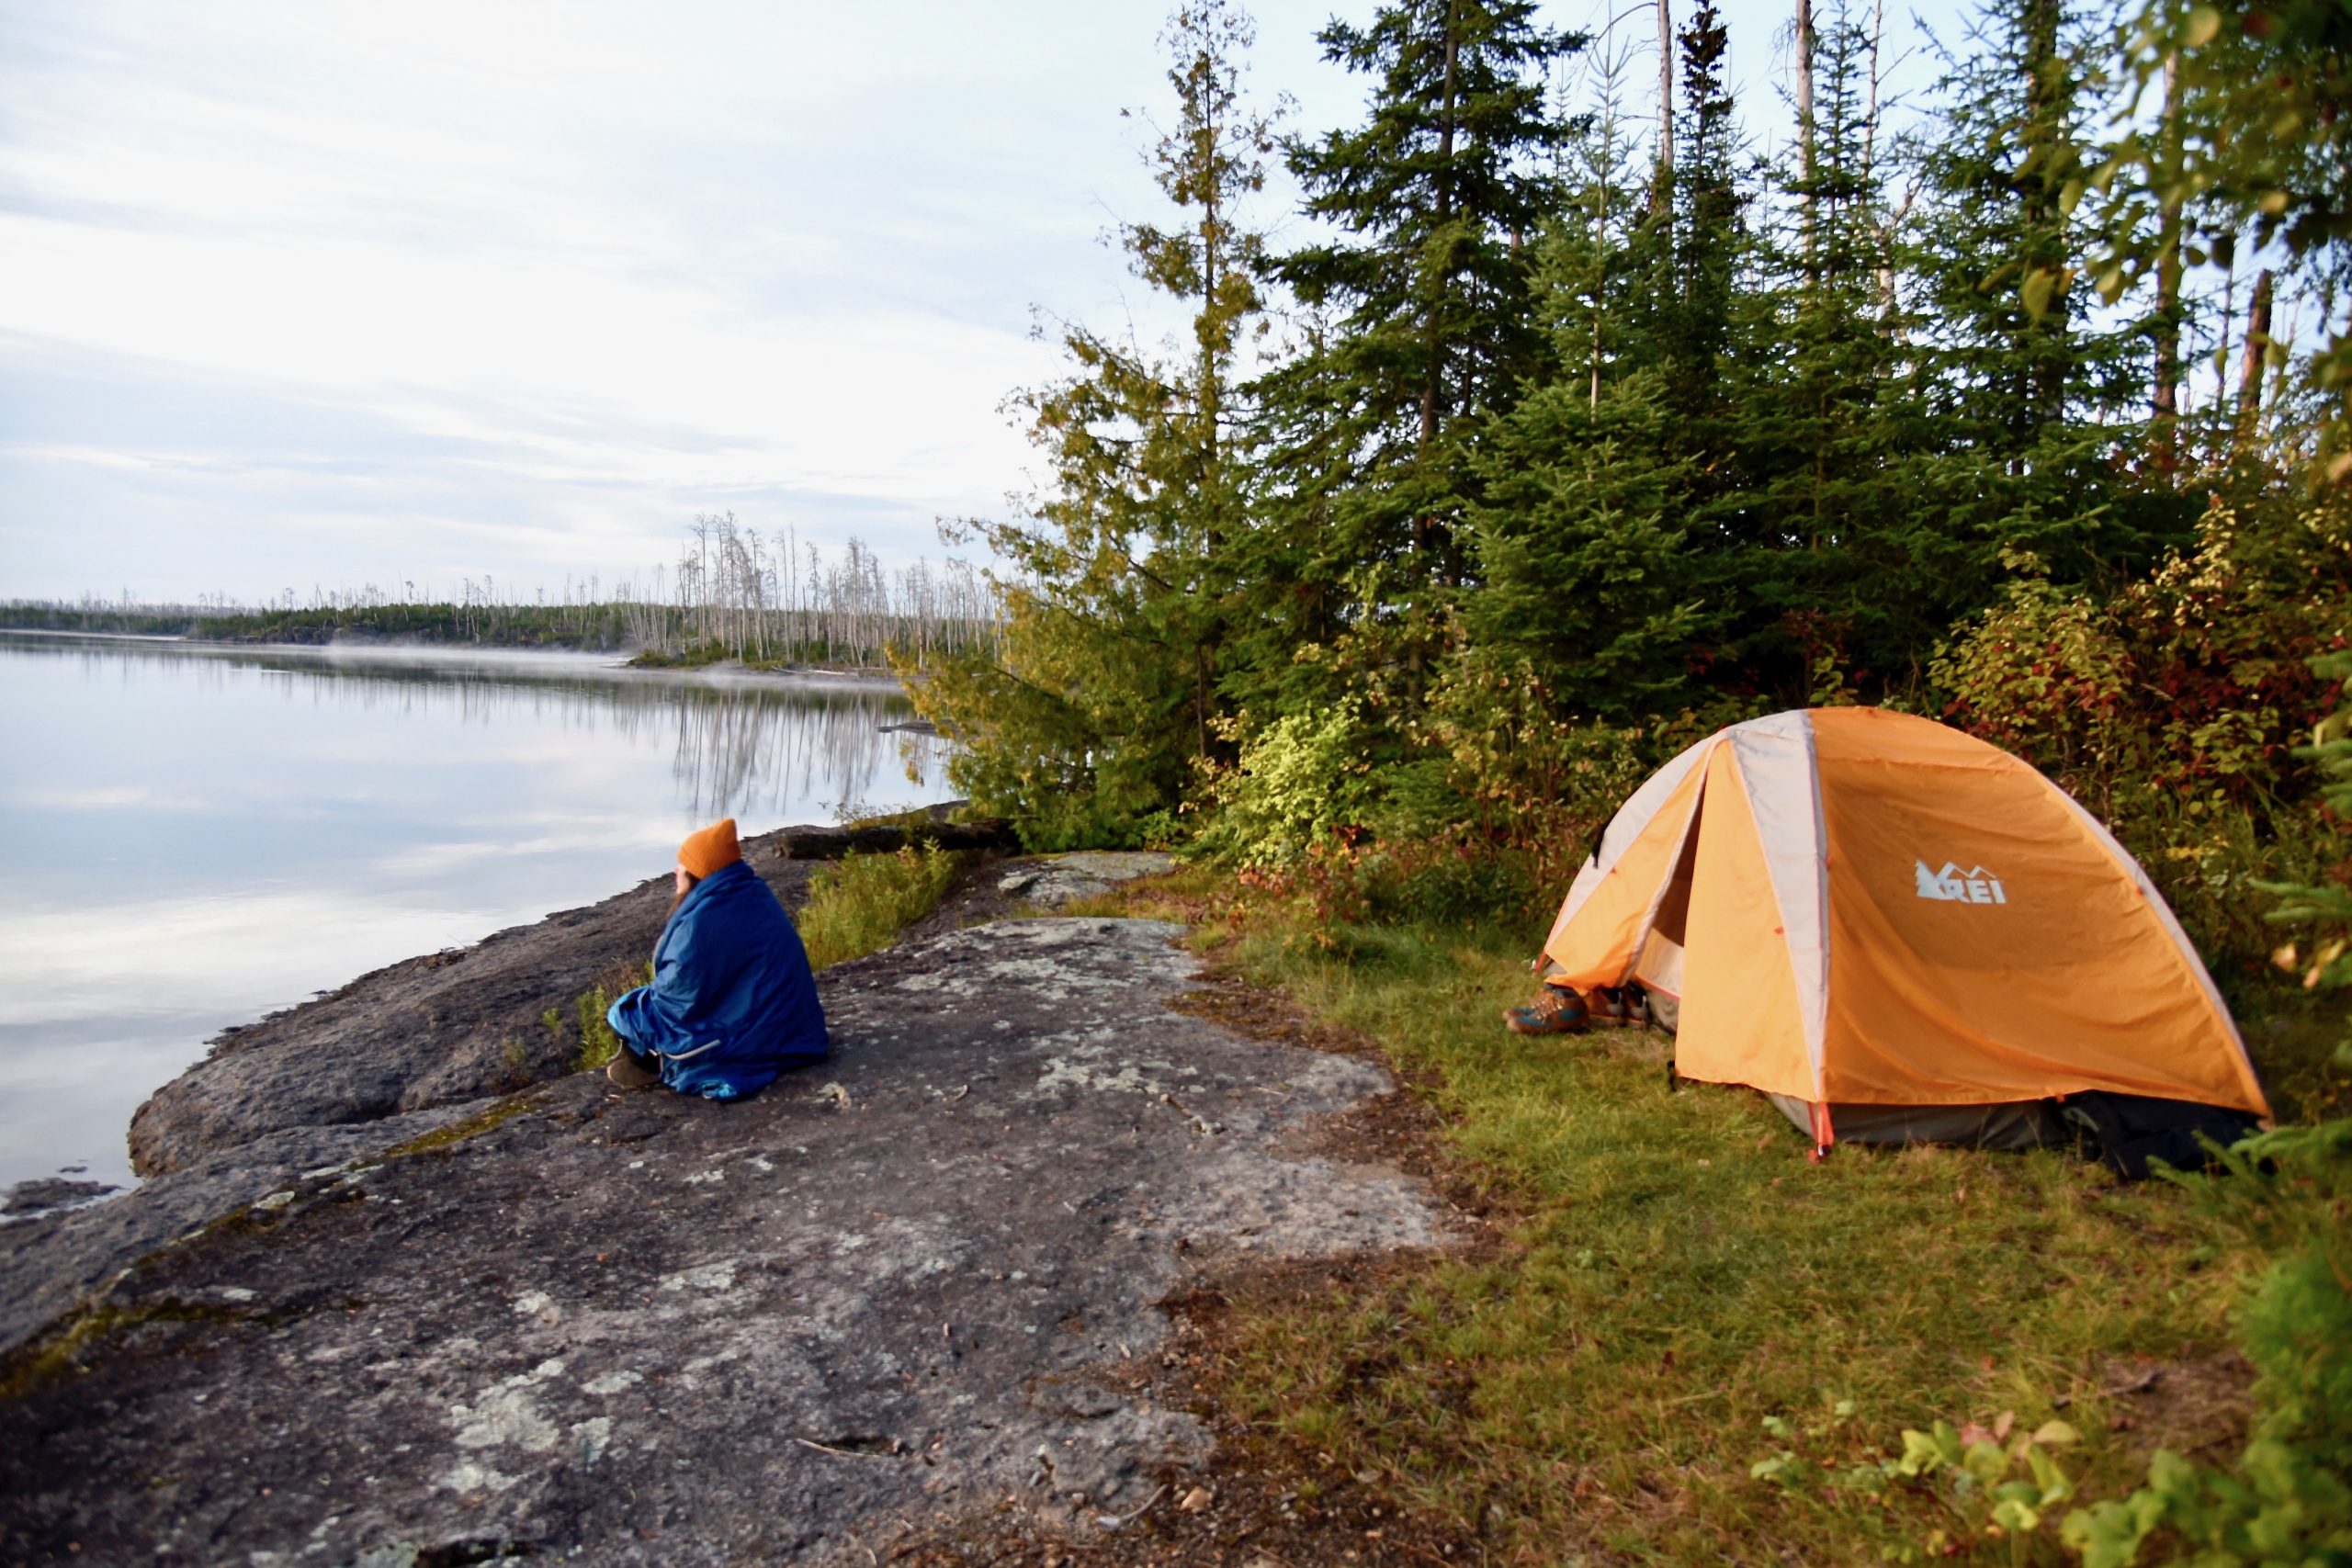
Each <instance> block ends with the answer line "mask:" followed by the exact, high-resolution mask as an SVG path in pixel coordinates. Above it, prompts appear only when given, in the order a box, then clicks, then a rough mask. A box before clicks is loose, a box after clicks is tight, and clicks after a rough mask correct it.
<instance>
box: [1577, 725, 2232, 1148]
mask: <svg viewBox="0 0 2352 1568" xmlns="http://www.w3.org/2000/svg"><path fill="white" fill-rule="evenodd" d="M1544 957H1545V958H1547V959H1549V960H1550V962H1551V964H1552V965H1553V966H1554V969H1553V970H1552V971H1550V972H1548V978H1549V979H1550V980H1551V981H1552V983H1554V984H1560V985H1569V986H1574V987H1578V988H1579V989H1589V988H1591V987H1604V986H1622V985H1624V984H1626V983H1627V982H1629V981H1638V982H1639V983H1640V984H1641V985H1642V986H1643V987H1645V988H1646V989H1647V990H1649V991H1650V992H1652V993H1653V994H1655V995H1659V996H1663V997H1666V998H1672V1000H1671V1004H1670V1007H1662V1008H1660V1009H1659V1013H1660V1015H1661V1016H1664V1015H1666V1014H1667V1013H1668V1011H1671V1012H1672V1013H1673V1014H1674V1022H1675V1026H1676V1030H1677V1037H1676V1043H1675V1070H1676V1072H1677V1073H1678V1074H1679V1076H1681V1077H1691V1078H1699V1079H1703V1080H1706V1081H1709V1082H1714V1083H1728V1084H1747V1085H1750V1086H1752V1087H1754V1088H1756V1089H1760V1090H1762V1091H1763V1092H1764V1093H1765V1094H1766V1095H1768V1096H1770V1098H1771V1099H1772V1100H1773V1102H1774V1103H1775V1104H1777V1105H1778V1106H1780V1108H1781V1111H1783V1112H1785V1113H1786V1114H1787V1115H1788V1116H1789V1118H1790V1119H1791V1120H1792V1121H1793V1122H1795V1123H1796V1124H1797V1126H1798V1127H1799V1128H1800V1129H1801V1130H1804V1131H1805V1132H1807V1133H1809V1134H1811V1135H1812V1137H1813V1140H1814V1142H1815V1145H1816V1147H1817V1149H1818V1150H1820V1151H1822V1152H1826V1150H1827V1149H1828V1147H1829V1145H1831V1143H1832V1142H1833V1141H1834V1140H1837V1139H1839V1138H1844V1139H1848V1140H1851V1141H1860V1142H1897V1143H1900V1142H1913V1141H1933V1142H1956V1143H1969V1144H1978V1145H1987V1146H2018V1145H2030V1144H2036V1143H2042V1142H2054V1141H2057V1139H2058V1137H2059V1136H2061V1135H2063V1134H2062V1133H2061V1131H2060V1122H2059V1120H2058V1115H2059V1111H2058V1107H2059V1104H2060V1102H2063V1101H2064V1100H2066V1099H2067V1098H2068V1097H2070V1096H2077V1095H2084V1094H2091V1095H2093V1096H2094V1097H2097V1096H2098V1095H2102V1094H2103V1095H2122V1096H2134V1097H2147V1098H2150V1099H2154V1100H2162V1101H2181V1102H2187V1105H2188V1106H2197V1107H2216V1108H2221V1109H2223V1110H2226V1111H2237V1112H2244V1113H2246V1114H2250V1115H2253V1116H2257V1117H2262V1116H2267V1115H2268V1114H2269V1107H2268V1104H2267V1102H2266V1101H2265V1100H2264V1098H2263V1093H2262V1088H2261V1085H2260V1084H2259V1083H2258V1082H2257V1081H2256V1077H2255V1073H2254V1068H2253V1065H2252V1064H2251V1063H2250V1062H2249V1061H2248V1060H2247V1057H2246V1053H2245V1043H2244V1042H2243V1041H2241V1040H2240V1039H2239V1037H2238V1032H2237V1028H2236V1026H2235V1025H2234V1024H2233V1022H2232V1021H2231V1020H2230V1014H2229V1010H2228V1009H2227V1008H2226V1007H2225V1006H2224V1005H2223V1003H2222V998H2221V995H2220V993H2219V992H2217V991H2216V990H2215V989H2214V988H2213V982H2212V978H2211V976H2209V975H2208V974H2207V973H2206V970H2205V965H2204V964H2203V963H2202V962H2201V961H2200V960H2199V958H2198V956H2197V952H2196V949H2195V948H2193V947H2191V946H2190V945H2189V942H2188V937H2187V936H2186V935H2185V934H2184V933H2183V932H2182V931H2181V929H2180V922H2179V921H2178V920H2177V919H2175V918H2174V916H2173V913H2172V910H2171V909H2170V908H2166V907H2165V901H2164V898H2163V897H2162V896H2161V895H2159V894H2158V893H2157V891H2156V889H2155V888H2154V886H2153V885H2152V884H2150V882H2149V880H2148V877H2147V874H2146V873H2145V872H2143V871H2142V870H2141V868H2140V866H2139V863H2137V862H2136V861H2134V860H2133V859H2132V858H2131V855H2130V854H2129V853H2127V852H2125V851H2124V849H2123V847H2122V846H2121V845H2120V844H2119V843H2117V842H2116V841H2115V839H2114V838H2113V836H2112V835H2110V834H2109V832H2108V831H2107V829H2105V828H2104V827H2103V826H2101V825H2100V824H2099V822H2098V819H2097V818H2093V817H2092V816H2091V815H2090V813H2089V812H2087V811H2085V810H2084V809H2083V808H2082V807H2080V806H2078V805H2076V804H2075V801H2074V800H2073V799H2072V798H2071V797H2069V796H2068V795H2066V794H2065V792H2064V791H2063V790H2061V789H2059V788H2058V786H2057V785H2055V784H2052V783H2051V782H2050V781H2049V780H2048V779H2046V778H2044V777H2042V776H2041V773H2037V772H2035V771H2034V769H2033V768H2032V767H2030V766H2029V765H2028V764H2027V763H2025V762H2024V761H2020V760H2019V759H2018V758H2016V757H2013V756H2011V755H2010V754H2008V753H2007V752H2006V751H2003V750H2000V749H1998V748H1997V747H1994V746H1990V745H1987V744H1985V742H1984V741H1982V740H1978V739H1974V738H1973V737H1971V736H1967V735H1963V734H1962V733H1961V732H1960V731H1958V730H1955V729H1952V728H1948V727H1947V726H1944V725H1940V724H1937V723H1934V722H1932V721H1930V720H1928V719H1924V718H1917V717H1913V716H1908V715H1904V714H1897V713H1891V712H1888V711H1886V710H1884V709H1879V708H1817V709H1813V710H1809V711H1807V710H1800V711H1796V712H1792V713H1782V714H1775V715H1772V716H1770V717H1768V718H1758V719H1751V720H1749V721H1748V722H1747V723H1745V724H1736V725H1734V726H1732V727H1731V728H1728V729H1724V730H1722V731H1720V732H1718V733H1717V734H1715V735H1713V736H1711V737H1709V738H1708V739H1705V740H1702V741H1701V742H1699V743H1698V744H1697V745H1695V746H1692V747H1691V749H1690V750H1686V751H1684V752H1683V753H1682V754H1681V755H1680V756H1679V757H1677V758H1675V759H1674V761H1671V762H1669V763H1668V764H1667V765H1666V766H1665V767H1664V768H1661V769H1660V770H1659V771H1658V772H1657V773H1656V774H1655V775H1653V776H1652V777H1651V778H1650V779H1649V780H1648V782H1647V783H1645V784H1643V785H1642V786H1641V788H1640V789H1638V790H1636V791H1635V792H1634V795H1633V796H1632V797H1631V798H1630V799H1628V800H1627V801H1626V803H1625V805H1624V806H1623V808H1621V809H1620V810H1619V811H1618V813H1617V815H1616V817H1615V818H1612V819H1611V822H1610V823H1609V826H1608V827H1607V829H1604V830H1603V832H1602V834H1601V837H1600V842H1599V843H1598V844H1597V845H1596V847H1595V849H1594V852H1593V854H1592V855H1591V857H1590V858H1589V860H1587V861H1586V863H1585V864H1584V866H1583V868H1582V869H1581V870H1580V871H1579V872H1578V873H1577V877H1576V881H1575V883H1574V885H1573V886H1570V888H1569V889H1568V895H1567V897H1566V901H1564V902H1563V903H1562V904H1561V906H1560V913H1559V917H1558V919H1556V920H1555V921H1554V922H1553V926H1552V934H1551V936H1550V937H1549V938H1548V939H1547V940H1546V941H1545V942H1544Z"/></svg>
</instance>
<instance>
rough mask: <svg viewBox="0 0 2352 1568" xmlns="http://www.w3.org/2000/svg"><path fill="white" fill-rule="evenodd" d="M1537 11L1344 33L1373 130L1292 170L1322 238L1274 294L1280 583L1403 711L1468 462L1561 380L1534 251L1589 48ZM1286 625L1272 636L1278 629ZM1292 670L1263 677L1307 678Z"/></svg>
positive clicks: (1465, 7) (1332, 30) (1360, 675)
mask: <svg viewBox="0 0 2352 1568" xmlns="http://www.w3.org/2000/svg"><path fill="white" fill-rule="evenodd" d="M1535 10H1536V7H1535V6H1534V5H1532V3H1530V0H1402V3H1400V4H1396V5H1391V6H1385V7H1383V8H1382V9H1381V10H1380V11H1379V12H1378V13H1377V14H1376V15H1375V16H1374V18H1373V20H1372V21H1371V23H1370V24H1369V25H1367V26H1364V27H1362V28H1358V27H1354V26H1351V25H1350V24H1347V23H1344V22H1338V21H1335V22H1333V23H1332V24H1331V25H1330V26H1329V27H1328V28H1325V29H1324V30H1323V32H1322V33H1321V34H1320V35H1318V36H1319V37H1320V39H1321V41H1322V44H1323V48H1324V55H1325V58H1326V59H1327V60H1329V61H1330V62H1334V63H1337V64H1340V65H1342V66H1345V67H1346V68H1347V69H1348V70H1350V71H1351V72H1355V73H1362V74H1364V75H1368V76H1370V77H1372V78H1373V79H1374V97H1373V103H1372V107H1371V109H1370V113H1369V115H1368V117H1367V118H1366V119H1365V121H1364V122H1363V124H1362V125H1360V126H1358V127H1355V128H1353V129H1351V130H1337V131H1332V132H1330V133H1329V134H1328V135H1325V136H1323V137H1322V138H1320V139H1318V140H1304V139H1300V140H1294V141H1292V142H1290V144H1289V145H1288V147H1287V150H1286V155H1287V158H1288V162H1289V164H1290V167H1291V170H1292V172H1293V173H1294V174H1295V175H1296V176H1297V178H1298V180H1299V182H1300V184H1301V186H1303V187H1304V188H1305V191H1306V211H1307V213H1308V215H1309V216H1311V217H1313V218H1315V219H1317V220H1319V221H1320V222H1321V223H1322V224H1323V225H1325V226H1326V227H1327V229H1328V230H1329V231H1330V233H1329V238H1328V239H1324V240H1320V241H1318V242H1317V243H1311V244H1308V245H1305V246H1302V247H1301V248H1299V249H1297V250H1295V251H1293V252H1291V253H1290V254H1286V255H1284V256H1282V257H1281V258H1279V260H1278V261H1277V262H1276V263H1275V265H1274V269H1273V270H1274V273H1275V275H1276V276H1278V277H1279V278H1280V279H1281V280H1282V281H1283V283H1284V284H1286V285H1287V286H1288V287H1289V288H1290V290H1291V291H1292V293H1293V294H1294V295H1295V298H1296V299H1297V300H1298V302H1299V304H1300V306H1301V308H1302V310H1304V311H1305V312H1306V316H1307V317H1308V319H1309V321H1310V323H1311V332H1312V335H1311V336H1310V337H1309V338H1308V340H1307V341H1306V343H1305V344H1303V345H1302V349H1303V351H1302V352H1301V353H1300V354H1299V355H1297V356H1296V357H1295V359H1294V360H1293V361H1292V362H1290V363H1288V364H1286V365H1284V366H1283V367H1281V368H1280V369H1279V370H1277V371H1276V372H1274V373H1273V374H1272V376H1270V377H1269V378H1267V379H1266V380H1265V382H1264V383H1263V387H1262V390H1263V393H1264V396H1265V398H1266V400H1267V405H1268V411H1269V416H1270V424H1269V433H1270V436H1271V438H1272V441H1273V443H1274V451H1273V452H1272V458H1271V464H1272V473H1271V476H1270V477H1271V479H1272V483H1273V485H1274V487H1275V494H1274V498H1273V499H1274V503H1275V506H1276V513H1277V514H1276V517H1275V522H1276V523H1277V525H1278V526H1279V528H1280V530H1281V535H1280V536H1282V537H1283V538H1285V539H1286V540H1287V541H1288V543H1289V546H1290V549H1291V555H1290V557H1289V558H1288V562H1287V564H1288V565H1289V567H1290V568H1291V570H1295V571H1296V572H1297V573H1298V574H1299V575H1298V578H1297V579H1296V580H1295V581H1293V582H1291V583H1289V584H1287V585H1286V586H1285V588H1284V590H1283V592H1279V593H1277V594H1276V595H1275V596H1274V603H1275V607H1276V608H1277V609H1279V610H1286V611H1288V612H1289V615H1305V614H1308V613H1310V607H1315V608H1319V609H1320V610H1321V612H1322V613H1323V615H1324V616H1325V619H1326V626H1327V627H1329V626H1331V624H1332V623H1333V622H1334V621H1336V623H1337V628H1336V629H1337V630H1338V631H1339V634H1340V635H1339V638H1338V640H1339V641H1340V643H1341V644H1342V645H1344V646H1343V647H1342V648H1341V649H1340V650H1339V659H1338V660H1337V662H1336V663H1327V664H1324V665H1320V666H1314V667H1315V668H1320V669H1324V670H1328V671H1334V672H1335V673H1338V674H1340V678H1341V679H1344V680H1354V681H1359V682H1363V683H1366V684H1368V685H1370V686H1372V687H1373V688H1374V694H1375V695H1376V694H1377V693H1378V692H1379V690H1380V689H1381V688H1384V687H1396V688H1398V689H1399V691H1400V694H1403V695H1406V696H1408V697H1409V696H1410V695H1411V694H1415V693H1417V692H1418V691H1419V687H1420V684H1421V681H1422V678H1423V672H1424V668H1425V664H1426V661H1427V660H1428V659H1429V658H1430V656H1431V655H1432V654H1433V653H1434V651H1435V650H1436V649H1437V647H1438V646H1439V643H1440V640H1441V638H1442V636H1443V628H1444V625H1445V622H1446V619H1447V617H1448V615H1450V613H1451V609H1452V606H1453V602H1454V599H1455V597H1456V594H1457V592H1458V590H1459V588H1460V587H1461V585H1462V583H1463V581H1464V574H1465V572H1466V571H1467V570H1468V568H1469V564H1470V561H1469V553H1468V548H1467V542H1466V540H1465V538H1464V525H1465V522H1466V519H1467V517H1468V514H1469V513H1470V512H1471V510H1472V509H1473V508H1474V507H1475V506H1476V504H1477V502H1478V494H1477V477H1476V469H1475V466H1474V465H1473V464H1472V463H1471V462H1470V460H1469V454H1470V453H1471V451H1472V450H1473V449H1474V448H1475V447H1476V444H1477V441H1478V438H1479V433H1480V431H1481V430H1482V429H1483V428H1484V427H1485V426H1486V424H1487V423H1489V422H1490V421H1492V420H1493V419H1495V418H1496V417H1498V415H1500V414H1502V413H1504V412H1508V411H1509V410H1510V407H1511V406H1512V405H1513V404H1514V403H1515V402H1516V401H1517V400H1518V398H1519V395H1520V390H1521V387H1522V386H1523V385H1524V384H1525V383H1527V382H1528V381H1529V380H1530V378H1532V377H1534V376H1536V375H1538V374H1539V373H1540V372H1541V371H1543V369H1544V367H1545V364H1546V353H1545V349H1546V342H1545V337H1544V333H1543V332H1542V331H1541V330H1540V327H1539V325H1538V323H1537V321H1536V319H1535V316H1534V313H1533V311H1532V309H1531V292H1530V270H1531V268H1530V260H1531V258H1530V255H1529V252H1528V245H1529V242H1530V241H1532V238H1533V237H1534V235H1535V233H1536V231H1537V230H1538V227H1539V225H1540V224H1541V223H1542V221H1543V220H1544V218H1545V217H1546V216H1547V215H1548V214H1549V213H1550V212H1551V211H1552V210H1553V209H1554V206H1555V200H1556V192H1557V188H1558V187H1557V182H1556V180H1555V176H1554V173H1553V166H1554V163H1555V154H1556V153H1557V152H1558V151H1559V150H1560V149H1561V148H1562V147H1563V146H1564V145H1565V143H1566V140H1567V136H1568V130H1569V128H1568V127H1567V125H1566V123H1564V121H1563V120H1562V119H1561V118H1559V117H1557V116H1556V115H1555V114H1554V113H1553V112H1552V110H1551V108H1550V107H1549V104H1548V101H1547V93H1546V74H1547V73H1548V71H1549V68H1550V67H1551V65H1552V64H1553V62H1555V61H1558V60H1560V59H1562V58H1564V57H1566V56H1567V55H1568V54H1570V53H1572V52H1573V51H1575V50H1577V48H1579V47H1580V46H1581V43H1582V40H1581V39H1578V38H1576V37H1574V36H1571V35H1564V34H1560V33H1555V32H1553V31H1550V30H1547V29H1545V28H1542V27H1540V26H1538V25H1537V23H1536V21H1535ZM1289 615H1277V616H1276V617H1275V618H1274V619H1273V620H1272V621H1270V622H1269V623H1268V625H1269V626H1270V628H1271V627H1272V626H1282V625H1283V623H1284V622H1286V621H1287V620H1288V619H1289ZM1286 652H1287V650H1283V649H1265V650H1264V654H1263V657H1262V658H1261V668H1264V669H1267V670H1268V671H1274V670H1278V669H1281V670H1287V671H1293V672H1295V671H1296V670H1297V669H1298V668H1300V666H1298V665H1297V664H1296V663H1295V661H1292V660H1288V659H1286V658H1285V657H1283V655H1284V654H1286Z"/></svg>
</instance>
